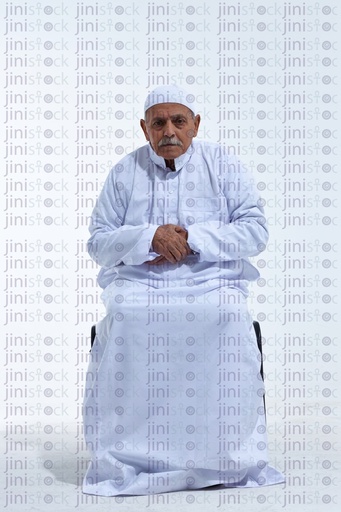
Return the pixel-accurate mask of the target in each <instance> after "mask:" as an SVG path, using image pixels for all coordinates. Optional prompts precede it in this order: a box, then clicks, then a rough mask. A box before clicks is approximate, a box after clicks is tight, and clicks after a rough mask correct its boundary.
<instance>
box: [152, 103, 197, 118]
mask: <svg viewBox="0 0 341 512" xmlns="http://www.w3.org/2000/svg"><path fill="white" fill-rule="evenodd" d="M175 116H185V117H189V118H193V116H194V114H193V112H192V111H191V110H190V109H189V108H188V107H186V106H185V105H181V104H180V103H159V104H158V105H154V106H153V107H150V108H149V109H148V110H147V111H146V113H145V121H147V122H148V121H150V120H151V119H154V118H156V117H157V118H161V119H168V118H171V117H175Z"/></svg>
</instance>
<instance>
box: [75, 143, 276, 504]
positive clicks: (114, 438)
mask: <svg viewBox="0 0 341 512" xmlns="http://www.w3.org/2000/svg"><path fill="white" fill-rule="evenodd" d="M175 165H176V171H174V172H173V171H171V170H170V169H167V168H166V167H165V161H164V159H163V158H161V157H159V156H157V155H156V154H155V153H154V151H153V150H152V149H151V147H150V146H149V145H146V146H144V147H142V148H140V149H138V150H136V151H134V152H133V153H131V154H130V155H128V156H127V157H125V158H124V159H123V160H121V161H120V162H119V163H118V164H117V165H116V166H115V167H114V168H113V170H112V171H111V173H110V174H109V176H108V179H107V181H106V183H105V185H104V188H103V191H102V193H101V195H100V197H99V199H98V202H97V205H96V207H95V209H94V212H93V215H92V222H91V226H90V232H91V238H90V240H89V243H88V247H89V253H90V255H91V256H92V258H93V259H94V260H95V261H97V263H99V265H101V267H102V269H101V271H100V273H99V279H98V281H99V284H100V285H101V286H102V287H103V288H104V292H103V294H102V298H103V301H104V303H105V305H106V308H107V316H106V317H105V318H104V319H103V320H102V321H101V322H99V324H98V325H97V336H96V340H95V343H94V346H93V349H92V352H91V361H90V364H89V369H88V373H87V382H86V389H85V399H84V432H85V438H86V441H87V444H88V447H89V449H90V451H91V454H92V461H91V462H90V464H89V468H88V471H87V473H86V475H85V478H84V483H83V491H84V492H85V493H89V494H97V495H103V496H115V495H124V494H127V495H139V494H151V493H158V492H168V491H176V490H184V489H198V488H203V487H206V486H209V485H216V484H223V485H225V486H234V487H236V486H258V485H266V484H274V483H280V482H283V476H282V475H281V473H279V472H278V471H276V470H275V469H273V468H271V467H270V466H269V465H268V463H267V454H266V447H267V439H266V427H265V414H264V407H263V395H264V386H263V381H262V379H261V376H260V373H259V369H260V357H259V351H258V347H257V343H256V336H255V333H254V330H253V325H252V319H251V318H250V315H249V313H248V310H247V305H246V297H247V283H248V281H250V280H254V279H256V278H257V277H258V275H259V274H258V271H257V270H256V269H255V268H254V267H253V266H252V265H251V264H250V262H249V261H248V257H249V256H253V255H256V254H258V253H259V252H260V251H262V250H263V249H264V248H265V245H266V242H267V237H268V233H267V229H266V223H265V219H264V215H263V209H262V206H261V203H260V200H259V196H258V194H257V192H256V188H255V185H254V182H253V180H252V178H251V176H250V174H249V173H248V172H247V170H246V169H245V168H244V167H243V166H242V165H241V164H239V163H238V161H237V160H236V159H235V158H231V157H229V156H228V155H226V153H225V152H224V150H223V149H222V148H221V147H220V146H218V145H216V144H211V143H203V142H193V144H192V146H191V147H190V148H189V150H188V151H187V152H186V153H185V154H184V155H182V156H181V157H179V158H177V159H176V160H175ZM169 223H172V224H178V225H181V226H183V227H184V228H185V229H186V230H187V231H188V243H189V245H190V247H191V248H192V250H193V255H191V256H188V257H187V259H186V260H184V261H183V262H180V263H178V264H169V263H166V264H164V265H161V266H150V265H147V264H144V262H145V261H147V260H151V259H153V258H155V257H156V256H157V254H155V253H154V252H153V251H152V249H151V242H152V239H153V236H154V233H155V231H156V229H157V227H158V226H159V225H163V224H169Z"/></svg>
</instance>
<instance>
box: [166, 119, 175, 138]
mask: <svg viewBox="0 0 341 512" xmlns="http://www.w3.org/2000/svg"><path fill="white" fill-rule="evenodd" d="M163 135H164V136H165V137H173V135H175V132H174V125H173V123H172V121H171V120H170V119H168V121H166V123H165V125H164V127H163Z"/></svg>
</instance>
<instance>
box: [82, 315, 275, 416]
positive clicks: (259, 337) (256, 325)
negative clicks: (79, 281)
mask: <svg viewBox="0 0 341 512" xmlns="http://www.w3.org/2000/svg"><path fill="white" fill-rule="evenodd" d="M253 328H254V330H255V333H256V338H257V345H258V349H259V354H260V370H259V372H260V374H261V377H262V379H263V381H264V370H263V350H262V333H261V330H260V325H259V322H256V321H254V322H253ZM95 337H96V325H93V326H92V327H91V347H92V345H93V344H94V341H95ZM90 351H91V350H90ZM263 402H264V413H266V409H265V395H264V396H263Z"/></svg>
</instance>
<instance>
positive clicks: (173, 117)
mask: <svg viewBox="0 0 341 512" xmlns="http://www.w3.org/2000/svg"><path fill="white" fill-rule="evenodd" d="M180 117H181V118H184V119H186V115H185V114H174V115H172V116H169V118H170V119H171V120H172V121H173V120H175V119H179V118H180ZM164 119H167V118H166V117H162V116H156V117H153V118H152V121H164Z"/></svg>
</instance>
